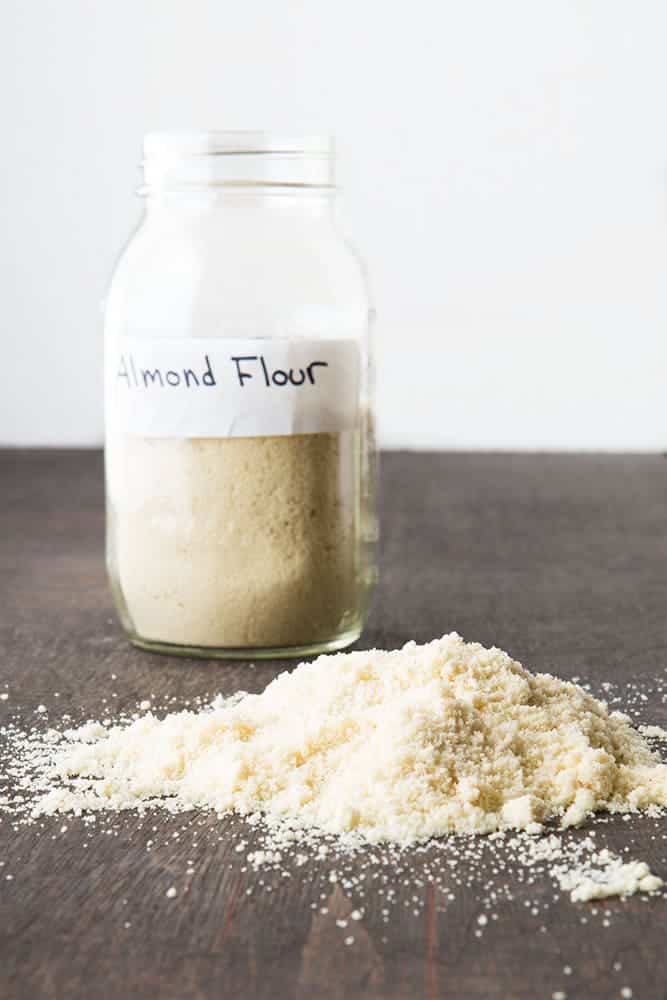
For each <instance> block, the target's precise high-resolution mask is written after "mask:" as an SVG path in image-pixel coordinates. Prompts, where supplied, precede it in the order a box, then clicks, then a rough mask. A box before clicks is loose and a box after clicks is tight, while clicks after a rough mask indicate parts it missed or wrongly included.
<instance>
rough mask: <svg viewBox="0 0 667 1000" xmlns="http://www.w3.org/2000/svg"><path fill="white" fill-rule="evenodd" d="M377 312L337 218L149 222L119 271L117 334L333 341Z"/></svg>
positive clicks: (112, 322) (113, 303) (111, 312)
mask: <svg viewBox="0 0 667 1000" xmlns="http://www.w3.org/2000/svg"><path fill="white" fill-rule="evenodd" d="M369 310H370V292H369V287H368V280H367V274H366V269H365V267H364V265H363V262H362V259H361V257H360V256H359V254H358V253H357V252H356V251H355V249H354V248H353V247H352V245H351V244H350V243H349V241H348V240H347V239H346V238H344V237H343V235H342V234H341V233H340V231H339V230H338V228H337V227H336V225H335V224H334V223H333V222H332V221H330V220H328V221H326V222H322V223H320V224H314V223H312V222H310V221H304V222H301V221H296V222H290V224H289V225H286V224H284V223H283V224H275V223H265V222H264V221H263V220H259V221H258V220H251V221H250V222H249V223H247V224H241V223H240V222H239V221H238V220H235V221H234V224H226V223H225V222H224V221H221V220H217V223H216V224H213V222H212V221H211V220H208V219H202V220H197V219H192V220H185V221H183V220H172V219H168V218H160V219H150V218H146V219H145V220H144V221H143V223H142V224H141V225H140V226H139V227H138V229H137V230H136V232H135V234H134V236H133V237H132V238H131V239H130V241H129V242H128V244H127V246H126V247H125V250H124V251H123V253H122V255H121V257H120V259H119V261H118V264H117V266H116V269H115V272H114V275H113V278H112V281H111V286H110V290H109V296H108V300H107V328H109V326H111V327H112V328H113V327H117V328H125V329H127V328H128V327H130V328H136V329H142V328H145V329H150V328H154V327H160V329H165V331H167V330H169V329H174V330H183V329H184V328H188V329H193V328H194V329H195V332H197V331H198V330H199V328H201V329H202V331H203V332H204V333H208V332H209V331H210V330H211V329H212V328H213V326H215V327H216V329H218V330H220V329H223V330H226V329H227V328H229V330H230V331H232V332H235V333H236V332H238V333H240V334H243V333H247V334H248V335H251V334H252V333H255V332H256V331H257V335H259V333H260V331H261V335H265V336H274V335H275V336H279V335H281V334H282V335H285V333H286V332H290V333H300V332H302V331H301V330H300V327H301V326H303V328H304V331H306V332H312V333H313V334H314V335H318V333H321V334H322V335H331V333H332V332H333V329H336V330H340V329H341V324H343V326H345V327H347V326H348V325H350V326H351V327H354V328H361V327H362V326H365V325H366V323H367V318H368V313H369Z"/></svg>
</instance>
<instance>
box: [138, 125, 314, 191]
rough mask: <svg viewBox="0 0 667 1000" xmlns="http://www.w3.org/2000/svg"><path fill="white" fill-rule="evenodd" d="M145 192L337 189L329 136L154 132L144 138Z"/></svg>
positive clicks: (241, 132)
mask: <svg viewBox="0 0 667 1000" xmlns="http://www.w3.org/2000/svg"><path fill="white" fill-rule="evenodd" d="M142 166H143V171H144V180H145V187H144V188H143V189H142V191H141V193H149V192H152V191H155V190H187V189H191V188H197V187H257V186H260V187H283V188H325V189H328V188H333V187H334V144H333V140H332V138H331V137H330V136H298V137H294V136H284V135H278V134H275V133H271V132H245V131H212V132H150V133H148V135H146V137H145V139H144V158H143V163H142Z"/></svg>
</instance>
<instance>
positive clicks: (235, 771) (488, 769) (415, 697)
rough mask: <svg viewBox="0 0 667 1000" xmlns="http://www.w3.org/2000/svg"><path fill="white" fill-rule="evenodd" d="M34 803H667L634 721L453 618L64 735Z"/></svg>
mask: <svg viewBox="0 0 667 1000" xmlns="http://www.w3.org/2000/svg"><path fill="white" fill-rule="evenodd" d="M48 770H49V781H50V783H51V787H50V789H49V790H48V791H46V792H45V793H44V794H42V795H41V796H39V797H38V799H37V802H36V804H35V807H34V808H35V812H36V813H37V814H44V813H53V812H57V811H75V812H82V811H86V810H99V809H131V808H140V809H141V808H146V807H147V806H148V805H160V806H162V807H164V808H167V809H169V810H171V811H181V810H188V809H193V808H205V809H212V810H215V811H217V812H218V813H220V814H222V813H227V812H237V813H240V814H242V815H246V816H247V815H254V814H261V815H262V816H264V817H265V819H267V820H268V821H269V822H272V823H281V822H283V821H284V822H287V823H288V824H289V825H290V826H291V827H292V828H293V829H298V828H301V829H307V828H315V829H317V830H320V831H323V832H325V833H329V834H337V835H339V836H342V837H357V838H360V839H361V840H363V841H366V842H371V843H379V842H390V843H395V844H399V845H403V846H405V845H410V844H414V843H417V842H421V841H425V840H427V839H429V838H431V837H439V836H442V835H445V834H450V833H459V834H460V833H468V834H470V833H492V832H493V831H498V830H503V829H519V830H524V831H527V832H529V833H539V832H540V831H541V830H542V828H543V826H544V824H545V823H546V822H547V821H553V820H556V821H557V822H559V823H560V824H561V825H563V826H569V825H573V824H578V823H581V822H582V821H583V820H584V819H585V818H586V817H587V816H588V815H589V814H590V813H592V812H598V811H604V812H621V811H622V812H627V811H637V810H642V809H646V808H648V807H650V806H664V805H666V804H667V766H666V765H664V764H662V763H661V761H660V758H659V755H658V754H657V753H656V752H654V751H653V750H651V748H650V747H649V745H648V744H647V742H646V740H645V739H644V738H643V737H642V735H641V734H640V733H639V732H638V731H637V730H636V729H634V728H633V726H632V724H631V721H630V719H629V718H628V717H627V716H625V715H623V714H621V713H619V712H609V710H608V708H607V706H606V704H605V703H604V702H602V701H598V700H596V699H595V698H594V697H592V696H591V695H590V694H588V693H587V692H586V691H584V690H583V689H582V688H581V687H578V686H577V685H576V684H572V683H568V682H566V681H561V680H558V679H557V678H555V677H552V676H550V675H548V674H532V673H530V672H529V671H528V670H525V669H524V668H523V667H522V666H521V665H520V664H519V663H518V662H516V661H515V660H513V659H511V658H510V657H509V656H508V655H507V654H506V653H504V652H502V651H501V650H499V649H496V648H492V649H485V648H484V647H483V646H481V645H479V644H476V643H465V642H464V641H463V640H462V639H461V638H460V637H459V636H458V635H456V634H455V633H453V634H451V635H447V636H444V637H443V638H442V639H437V640H435V641H433V642H430V643H427V644H425V645H417V644H416V643H414V642H409V643H407V644H406V645H405V646H404V647H403V648H402V649H400V650H395V651H391V652H385V651H379V650H370V651H366V652H354V653H343V654H337V655H334V656H321V657H319V658H318V659H317V660H315V661H314V662H312V663H303V664H301V665H299V666H298V667H297V668H296V669H295V670H294V671H293V672H292V673H288V672H285V673H282V674H280V675H279V676H278V677H276V679H275V680H274V681H273V682H272V683H271V684H269V685H268V687H267V688H266V689H265V690H264V692H263V693H262V694H259V695H246V696H245V697H243V698H241V699H240V700H239V699H238V698H236V699H235V700H234V701H233V702H231V703H228V702H224V701H221V700H219V699H218V700H216V701H215V702H214V703H213V705H212V706H211V707H209V708H207V709H204V710H201V711H198V712H194V711H183V712H174V713H171V714H168V715H166V716H165V717H164V718H161V719H160V718H158V717H156V716H155V715H154V714H153V713H152V712H149V713H147V714H146V715H144V716H142V717H140V718H138V719H136V720H135V721H133V722H132V723H131V724H129V725H120V726H111V727H107V728H104V730H103V732H100V730H99V729H96V728H94V727H91V726H90V725H88V726H86V727H84V729H83V730H82V731H81V733H80V736H79V735H77V732H76V731H74V732H69V733H68V734H67V736H66V737H63V738H62V739H61V740H60V741H58V742H56V743H55V744H54V745H53V746H52V750H51V757H50V763H49V768H48Z"/></svg>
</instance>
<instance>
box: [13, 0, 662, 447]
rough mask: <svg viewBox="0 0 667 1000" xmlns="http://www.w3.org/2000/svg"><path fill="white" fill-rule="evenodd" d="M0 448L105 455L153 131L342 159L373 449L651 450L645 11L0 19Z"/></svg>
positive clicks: (455, 9) (586, 5)
mask: <svg viewBox="0 0 667 1000" xmlns="http://www.w3.org/2000/svg"><path fill="white" fill-rule="evenodd" d="M0 120H1V121H2V126H3V140H2V147H1V149H0V199H1V201H0V211H1V217H0V281H1V285H0V290H1V297H0V310H1V311H0V315H1V317H2V361H1V364H0V441H2V442H4V443H15V444H77V445H79V444H93V443H97V442H99V441H100V440H101V435H102V406H101V399H102V377H101V325H100V303H101V300H102V298H103V295H104V292H105V285H106V282H107V280H108V277H109V274H110V271H111V268H112V265H113V262H114V259H115V257H116V255H117V253H118V251H119V249H120V248H121V246H122V244H123V242H124V240H125V239H126V237H127V236H128V234H129V232H130V229H131V227H132V225H133V223H134V221H135V220H136V218H137V216H138V213H139V211H140V203H139V202H138V201H137V200H136V199H134V198H133V195H132V192H133V189H134V188H135V187H136V186H137V183H138V180H139V176H138V173H137V163H138V161H139V159H140V146H141V139H142V135H143V133H144V132H145V131H148V130H152V129H165V128H207V127H209V128H211V127H212V128H275V129H278V130H281V131H283V132H301V131H315V132H321V131H327V130H330V131H333V132H335V133H336V135H337V138H338V146H339V156H340V170H339V176H340V179H341V182H342V185H343V187H344V197H343V200H342V208H343V210H344V211H343V215H344V219H345V227H346V229H347V230H348V232H349V233H350V234H351V235H352V236H353V238H354V241H355V242H356V243H357V245H358V246H359V248H360V249H361V250H362V252H363V254H364V255H365V257H366V259H367V261H368V263H369V266H370V272H371V277H372V283H373V289H374V298H375V301H376V305H377V308H378V313H379V321H378V327H377V341H378V363H379V373H378V375H379V378H378V381H379V394H378V403H379V418H380V428H381V436H382V442H383V443H384V444H385V445H388V446H408V447H448V448H449V447H454V448H531V449H534V448H549V449H551V448H564V449H565V448H567V449H578V448H582V449H590V448H601V449H656V448H660V449H661V448H664V447H665V446H666V445H667V433H666V432H667V425H666V420H665V410H666V408H667V402H666V401H665V399H664V396H665V393H664V388H663V387H664V385H665V379H666V378H667V371H666V365H665V362H666V360H667V347H666V344H667V210H666V204H665V202H666V198H665V187H666V167H667V4H665V3H664V0H635V2H633V3H630V2H629V0H558V2H555V0H504V2H502V3H500V2H498V0H465V2H464V0H413V2H411V3H407V2H406V3H401V2H393V0H350V2H345V0H338V2H332V0H302V2H290V0H271V2H270V0H266V2H260V0H242V2H238V0H234V2H232V0H113V2H111V0H2V3H1V6H0Z"/></svg>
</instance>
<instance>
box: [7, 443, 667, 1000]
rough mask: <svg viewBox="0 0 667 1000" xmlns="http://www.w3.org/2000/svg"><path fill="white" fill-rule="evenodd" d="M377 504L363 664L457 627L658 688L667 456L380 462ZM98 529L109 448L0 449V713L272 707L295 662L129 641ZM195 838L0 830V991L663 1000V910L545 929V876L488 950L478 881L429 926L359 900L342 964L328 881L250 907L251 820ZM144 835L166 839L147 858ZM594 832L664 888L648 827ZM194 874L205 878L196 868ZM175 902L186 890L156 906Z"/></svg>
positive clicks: (532, 661)
mask: <svg viewBox="0 0 667 1000" xmlns="http://www.w3.org/2000/svg"><path fill="white" fill-rule="evenodd" d="M382 487H383V490H382V495H383V517H382V533H383V541H382V573H381V583H380V587H379V590H378V594H377V598H376V601H375V606H374V611H373V614H372V618H371V621H370V623H369V627H368V629H367V631H366V634H365V635H364V637H363V641H362V645H363V646H365V647H369V646H375V645H377V646H384V647H394V646H396V645H399V644H401V643H403V642H405V641H406V640H408V639H412V638H414V639H417V640H418V641H424V640H427V639H430V638H433V637H434V636H436V635H440V634H442V633H443V632H446V631H450V630H451V629H456V630H458V631H459V632H460V633H462V634H463V635H464V636H465V637H467V638H474V639H477V640H479V641H481V642H484V643H486V644H491V643H495V644H496V645H499V646H501V647H503V648H505V649H507V650H508V651H510V652H511V653H512V654H513V655H515V656H516V657H517V658H519V659H520V660H522V662H524V663H525V664H526V665H527V666H529V667H530V668H531V669H534V670H549V671H552V672H555V673H558V674H560V675H561V676H563V677H571V676H574V675H579V676H580V677H582V678H586V679H589V680H591V681H592V682H593V683H594V684H595V683H599V682H601V681H602V680H612V681H616V682H627V681H633V680H634V681H637V680H639V681H644V682H649V681H650V679H651V678H652V677H654V676H656V675H657V674H660V673H663V672H664V669H665V666H666V665H667V616H666V610H667V530H666V528H667V513H666V510H665V507H666V496H667V491H666V487H667V463H666V462H665V460H664V459H663V458H662V457H659V456H646V457H624V456H615V457H612V456H605V457H601V456H525V455H524V456H516V455H463V454H459V455H435V454H421V455H415V454H390V455H386V456H385V457H384V462H383V478H382ZM103 524H104V515H103V483H102V460H101V456H100V455H99V454H97V453H91V452H63V451H55V452H54V451H51V452H43V451H33V452H22V451H4V452H0V586H1V594H0V616H1V622H0V624H1V629H0V686H4V684H5V683H7V684H9V691H10V699H9V701H8V702H6V703H2V704H1V705H0V712H2V713H3V715H4V717H5V718H7V717H9V716H12V715H16V714H17V713H18V714H19V715H22V716H23V717H25V718H26V719H32V718H34V709H35V707H36V706H37V705H38V704H39V703H43V704H44V705H46V707H47V709H48V718H49V719H50V720H52V721H54V722H55V721H56V720H57V719H58V718H59V716H60V715H62V713H64V712H68V711H69V712H71V713H72V715H73V716H74V717H75V718H79V717H80V716H81V713H82V712H83V713H89V714H90V715H91V716H95V715H98V714H99V711H100V707H101V703H102V699H103V698H105V697H107V698H110V697H112V692H113V694H114V695H115V698H114V701H115V703H116V704H117V705H118V707H119V708H125V709H131V708H132V707H133V706H134V705H135V704H136V702H137V701H138V700H139V699H142V698H145V697H149V696H151V694H154V695H155V696H156V697H157V698H158V699H159V700H163V699H164V698H167V697H173V698H174V699H175V700H176V701H175V704H182V703H183V702H184V701H185V700H186V699H188V698H190V697H193V696H195V695H211V696H212V695H213V694H215V693H216V692H217V691H223V692H225V693H231V692H233V691H235V690H238V689H244V690H251V691H260V690H262V689H263V688H264V686H265V685H266V683H267V682H268V681H269V680H270V679H271V678H272V677H274V676H275V674H276V673H277V672H278V670H279V669H282V668H283V667H284V665H283V666H282V667H281V666H280V665H278V664H272V663H268V664H257V665H256V666H255V667H253V668H250V667H249V665H248V664H244V663H236V664H230V663H220V662H213V661H211V662H196V661H190V660H179V659H170V658H166V657H160V656H156V655H151V654H147V653H142V652H139V651H137V650H135V649H133V648H132V647H130V646H129V645H128V643H127V642H126V641H125V639H124V637H123V635H122V634H121V631H120V629H119V626H118V624H117V622H116V619H115V616H114V614H113V611H112V607H111V602H110V598H109V593H108V591H107V586H106V581H105V576H104V566H103V552H102V547H103ZM112 674H115V675H116V679H115V680H112V677H111V675H112ZM56 691H57V692H59V697H58V698H56V697H55V692H56ZM645 721H647V722H652V723H658V724H662V725H665V724H667V706H666V705H665V704H663V703H661V702H659V703H658V702H656V703H653V704H647V705H646V714H645ZM197 822H198V823H199V824H200V825H199V826H198V827H196V841H197V843H196V846H193V836H194V835H193V832H192V828H190V830H189V832H188V833H187V835H185V834H183V835H182V837H179V838H174V837H173V834H174V833H178V832H179V830H180V829H181V827H182V826H183V823H182V820H179V819H178V818H170V817H161V816H158V817H155V816H151V817H149V818H144V819H143V820H139V819H138V818H137V817H136V816H134V815H131V814H125V815H122V816H120V817H118V818H114V819H113V820H112V821H110V822H109V823H105V828H106V827H107V826H109V827H111V828H112V832H111V833H110V834H104V835H94V834H91V833H90V832H89V831H87V829H86V828H85V827H84V825H83V824H82V822H81V821H80V820H76V819H71V820H68V821H67V822H66V824H65V825H66V826H67V831H66V833H64V834H60V833H59V831H60V828H61V827H62V825H63V822H62V819H60V820H53V821H51V820H49V821H46V820H45V821H43V822H42V823H41V825H40V826H27V827H25V828H22V829H21V830H19V831H18V832H15V831H14V830H13V829H12V825H11V823H10V822H9V821H8V820H7V819H6V818H5V819H3V820H2V822H1V823H0V860H2V861H4V866H3V867H2V868H1V869H0V996H1V997H3V998H5V997H7V998H24V997H25V998H30V1000H35V998H42V997H43V998H61V997H62V998H65V997H67V998H68V1000H79V998H81V1000H89V998H92V997H96V998H107V997H109V998H112V997H113V998H116V997H119V996H125V997H131V998H134V997H136V998H148V997H160V998H165V1000H171V998H173V1000H190V998H192V1000H194V998H205V1000H212V998H220V997H224V998H227V997H229V998H255V997H256V998H266V1000H269V998H271V1000H282V998H287V997H295V998H299V1000H306V998H308V1000H310V998H313V1000H333V998H345V1000H357V998H364V1000H366V998H368V1000H370V998H379V997H383V998H384V997H386V998H390V997H392V998H406V1000H407V998H419V997H424V998H429V1000H434V998H440V997H451V998H468V997H471V998H473V997H474V998H517V1000H533V998H537V997H546V998H550V997H551V996H552V993H553V992H554V991H557V990H562V991H564V992H565V993H566V995H567V998H568V1000H573V998H582V1000H584V998H585V1000H589V998H603V997H604V998H611V997H617V996H618V997H620V996H621V993H620V990H621V988H622V987H623V986H625V985H629V986H631V987H632V989H633V991H634V993H633V996H634V998H635V1000H658V998H660V1000H663V998H665V997H667V948H666V947H665V943H666V939H665V932H666V931H667V920H666V919H665V917H666V914H667V909H666V908H665V907H666V905H667V904H665V902H664V901H662V900H651V901H645V900H640V899H638V898H636V897H635V898H634V899H631V900H628V901H627V902H621V901H617V900H616V901H614V900H612V901H609V902H608V903H607V904H603V906H604V908H605V909H609V910H610V912H611V913H612V919H611V921H610V926H609V927H608V928H603V927H602V924H601V922H600V921H599V920H598V921H591V922H590V923H588V924H586V925H582V923H581V922H580V918H581V915H582V913H585V912H586V910H585V908H582V906H580V905H579V906H576V905H573V904H571V903H570V902H569V901H567V900H566V899H564V898H561V899H560V900H559V901H558V902H552V904H551V906H550V909H549V910H548V911H546V912H545V913H544V915H543V916H542V918H541V919H540V921H536V920H535V919H534V918H533V917H531V916H530V914H529V912H528V910H527V908H526V906H525V905H524V904H525V902H526V900H527V899H531V900H533V899H535V898H536V897H537V896H539V897H541V898H542V899H543V900H544V901H546V900H551V897H552V896H553V892H554V890H553V885H552V884H551V883H550V882H548V880H547V881H545V882H544V884H540V885H538V886H533V887H531V888H530V890H529V889H528V888H527V887H525V886H524V887H518V888H517V891H516V893H515V898H514V899H513V900H512V901H503V902H501V903H499V905H498V907H497V910H498V913H499V919H498V921H497V922H496V923H493V924H492V925H489V927H488V928H486V929H485V933H484V936H483V939H479V938H477V937H476V936H475V933H474V931H475V928H476V916H477V914H478V913H479V903H478V898H477V897H478V893H476V890H475V887H474V886H473V887H471V888H470V889H465V890H463V889H457V891H456V899H455V901H453V902H451V903H449V904H448V905H447V906H445V907H443V906H442V905H441V904H440V902H439V900H438V898H437V895H436V893H435V890H434V889H433V888H432V887H426V888H425V889H424V900H423V902H424V905H423V907H422V908H421V909H420V912H419V914H418V916H415V915H414V914H413V913H412V909H411V908H409V907H402V906H400V905H399V906H396V907H395V909H394V910H393V913H392V916H391V918H390V920H389V922H387V923H385V922H384V921H383V919H382V914H381V906H380V905H379V902H378V900H377V899H374V898H373V896H372V893H371V894H369V895H367V897H366V901H365V902H366V916H365V919H364V920H363V921H361V922H359V923H358V924H355V926H354V937H355V941H354V945H353V946H346V945H345V943H344V934H343V933H342V932H341V931H340V930H339V929H338V928H337V926H336V920H337V919H339V920H344V919H349V914H350V912H351V910H352V909H353V906H354V900H353V899H352V897H351V895H350V894H349V893H347V892H346V891H345V890H344V889H343V888H342V887H341V886H340V885H332V884H329V883H328V881H327V878H326V876H327V872H328V870H329V867H330V866H328V865H327V863H326V862H325V861H310V862H308V864H307V865H305V866H304V867H303V868H301V869H299V870H298V872H294V873H293V877H292V878H289V879H287V878H285V879H282V880H280V879H278V880H276V882H277V884H276V885H275V887H274V888H273V891H272V892H271V893H268V892H266V891H259V887H258V886H257V880H258V878H260V877H261V876H259V875H258V874H257V873H254V872H243V871H242V870H241V869H242V864H241V863H240V862H239V855H238V854H236V852H235V849H234V848H235V844H236V843H237V841H238V839H239V836H241V833H240V830H241V826H240V821H237V820H234V819H226V820H224V821H217V820H215V818H212V817H209V816H204V817H201V818H199V819H198V820H197ZM153 826H155V827H156V830H155V831H154V832H153V834H152V835H153V836H154V838H155V840H156V842H159V844H158V847H156V849H155V850H153V851H151V852H147V850H146V840H147V838H149V837H150V836H151V829H152V827H153ZM663 829H667V824H665V827H664V828H663ZM605 837H606V838H607V840H608V842H609V843H611V844H615V845H616V846H617V847H622V846H623V845H625V844H628V843H629V844H631V847H632V853H633V855H635V856H641V857H643V858H645V859H646V860H648V861H650V862H651V863H652V864H653V865H654V868H655V870H656V871H658V872H659V873H661V874H663V875H665V874H666V873H667V864H666V863H665V855H666V854H667V846H666V843H665V841H664V839H662V837H661V836H656V833H655V823H649V821H647V820H634V821H632V822H631V823H627V822H620V821H619V822H618V823H612V824H608V825H607V827H606V830H605ZM167 842H168V843H167ZM84 844H87V845H88V846H87V847H84V846H83V845H84ZM250 848H251V845H249V848H248V849H250ZM190 859H192V860H194V861H195V865H194V869H195V870H194V873H193V874H192V875H191V876H186V875H185V872H186V868H187V861H188V860H190ZM3 873H7V874H10V873H11V874H13V875H14V878H13V879H12V880H10V881H7V880H6V879H5V878H4V876H3ZM400 881H401V880H400V878H397V879H396V889H397V893H398V895H399V901H401V900H400V896H401V892H402V891H403V890H402V887H401V884H400ZM171 884H175V885H178V887H179V895H178V898H177V899H176V900H173V901H167V900H166V899H165V895H164V893H165V890H166V888H167V887H168V886H169V885H171ZM252 886H255V891H253V893H252V895H248V894H247V889H248V888H250V887H252ZM314 900H315V901H316V902H317V905H316V908H315V909H313V906H312V903H313V901H314ZM321 908H324V909H326V910H327V911H328V912H326V913H322V912H320V909H321ZM539 924H543V925H545V926H546V931H539ZM126 925H129V926H126ZM615 962H616V963H618V962H620V963H621V965H622V971H615V970H614V963H615ZM566 964H567V965H569V966H571V967H572V969H573V973H572V975H571V976H569V977H564V975H563V966H564V965H566Z"/></svg>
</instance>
